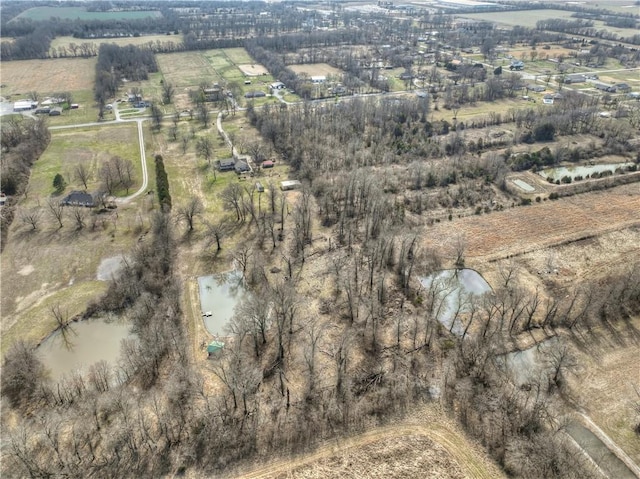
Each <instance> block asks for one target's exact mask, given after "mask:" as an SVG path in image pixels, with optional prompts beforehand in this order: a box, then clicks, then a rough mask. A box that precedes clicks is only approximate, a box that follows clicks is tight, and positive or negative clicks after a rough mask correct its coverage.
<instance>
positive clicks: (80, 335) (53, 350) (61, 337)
mask: <svg viewBox="0 0 640 479" xmlns="http://www.w3.org/2000/svg"><path fill="white" fill-rule="evenodd" d="M132 337H134V336H133V333H131V325H130V324H129V323H128V322H127V321H123V320H113V321H107V320H105V319H90V320H86V321H79V322H76V323H71V324H70V326H69V327H68V328H66V329H65V334H62V332H61V331H57V332H56V333H54V334H53V335H51V336H50V337H49V338H47V339H46V340H45V341H44V342H43V343H42V344H41V345H40V346H39V347H38V354H39V356H40V358H41V359H42V361H43V362H44V365H45V366H46V367H47V368H48V369H49V370H50V372H51V378H52V379H54V380H58V379H60V378H62V376H64V375H65V374H68V373H70V372H72V371H73V370H76V369H77V370H80V371H82V372H86V371H87V370H88V367H89V366H90V365H92V364H94V363H97V362H98V361H102V360H105V361H106V362H107V363H108V364H110V365H111V366H115V365H116V363H117V360H118V357H119V356H120V343H121V341H122V340H123V339H126V338H132Z"/></svg>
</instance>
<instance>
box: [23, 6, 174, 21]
mask: <svg viewBox="0 0 640 479" xmlns="http://www.w3.org/2000/svg"><path fill="white" fill-rule="evenodd" d="M161 15H162V14H161V13H160V12H159V11H158V10H145V11H131V12H126V11H125V12H89V11H87V9H86V8H83V7H34V8H30V9H28V10H25V11H24V12H22V13H21V14H20V15H18V16H17V17H16V18H15V19H14V20H16V19H28V20H33V21H40V20H49V19H50V18H60V19H63V20H75V19H80V20H103V21H109V20H139V19H143V18H150V17H151V18H157V17H160V16H161Z"/></svg>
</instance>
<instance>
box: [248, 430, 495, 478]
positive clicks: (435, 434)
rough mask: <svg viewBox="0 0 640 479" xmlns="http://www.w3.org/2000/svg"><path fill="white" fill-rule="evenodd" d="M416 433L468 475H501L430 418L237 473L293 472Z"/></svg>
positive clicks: (463, 440) (252, 475)
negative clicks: (424, 423)
mask: <svg viewBox="0 0 640 479" xmlns="http://www.w3.org/2000/svg"><path fill="white" fill-rule="evenodd" d="M436 421H437V420H436ZM415 435H418V436H424V437H426V438H427V439H430V440H431V441H433V442H434V443H437V444H439V445H440V446H442V447H443V448H444V449H445V450H446V451H447V452H448V453H449V454H450V455H451V457H452V458H453V459H454V460H455V462H456V463H457V464H458V465H459V466H460V469H462V471H463V472H464V474H465V477H467V478H470V479H495V478H496V477H500V475H498V476H496V474H500V473H499V470H498V469H497V467H496V468H491V467H487V466H486V464H487V463H486V459H484V458H482V457H480V455H479V454H478V453H477V452H476V450H474V449H473V448H472V447H470V446H469V445H468V444H466V438H464V437H463V436H461V435H459V434H458V433H457V432H456V431H454V430H452V429H450V428H449V427H447V425H446V424H438V423H437V422H433V423H431V424H429V425H428V426H426V425H420V424H399V425H394V426H386V427H379V428H376V429H372V430H370V431H367V432H365V433H363V434H360V435H358V436H354V437H351V438H347V439H334V440H332V441H331V442H330V443H327V444H326V445H324V446H321V447H320V448H318V449H317V450H316V451H315V452H312V453H310V454H306V455H303V456H298V457H293V458H288V459H282V460H278V461H275V462H273V463H271V464H269V465H267V466H265V467H261V468H259V469H255V470H253V471H251V472H248V473H245V474H240V475H238V476H236V477H237V478H239V479H240V478H242V479H266V478H270V477H276V476H281V475H283V474H285V475H286V474H292V473H293V472H294V471H295V470H296V469H298V468H300V467H303V466H306V465H308V464H312V463H314V462H316V461H318V460H321V459H325V458H328V457H331V456H338V455H340V454H341V453H343V452H345V451H346V450H348V449H352V448H357V447H362V446H366V445H368V444H371V443H374V442H377V441H394V440H399V439H401V438H402V437H405V436H415ZM286 477H289V476H286Z"/></svg>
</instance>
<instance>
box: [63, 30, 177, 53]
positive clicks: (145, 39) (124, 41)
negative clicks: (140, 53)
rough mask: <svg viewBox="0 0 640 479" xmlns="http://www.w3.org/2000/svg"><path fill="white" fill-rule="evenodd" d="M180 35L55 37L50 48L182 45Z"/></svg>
mask: <svg viewBox="0 0 640 479" xmlns="http://www.w3.org/2000/svg"><path fill="white" fill-rule="evenodd" d="M182 39H183V36H182V34H178V35H142V36H139V37H123V38H100V39H90V38H89V39H87V38H74V37H56V38H54V39H53V41H52V42H51V48H55V49H59V48H61V47H63V48H66V49H67V50H69V51H70V48H69V45H71V44H72V43H74V44H76V45H80V44H82V43H90V44H92V45H93V46H94V47H95V48H96V49H98V48H99V47H100V45H102V44H103V43H109V44H114V45H119V46H126V45H148V44H149V43H154V44H155V43H157V42H160V43H168V42H173V43H175V44H180V43H182Z"/></svg>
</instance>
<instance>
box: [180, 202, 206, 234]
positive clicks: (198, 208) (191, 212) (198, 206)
mask: <svg viewBox="0 0 640 479" xmlns="http://www.w3.org/2000/svg"><path fill="white" fill-rule="evenodd" d="M202 213H204V206H203V205H202V200H200V198H198V197H197V196H194V197H193V198H191V199H190V200H189V202H188V203H187V204H185V205H183V206H180V207H179V208H178V211H177V220H178V221H184V222H185V223H186V224H187V228H188V229H189V231H193V227H194V224H195V219H196V217H197V216H200V215H201V214H202Z"/></svg>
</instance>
